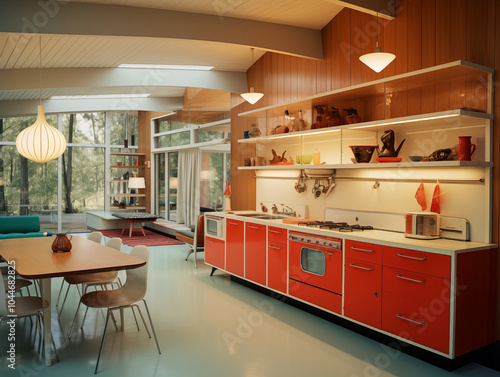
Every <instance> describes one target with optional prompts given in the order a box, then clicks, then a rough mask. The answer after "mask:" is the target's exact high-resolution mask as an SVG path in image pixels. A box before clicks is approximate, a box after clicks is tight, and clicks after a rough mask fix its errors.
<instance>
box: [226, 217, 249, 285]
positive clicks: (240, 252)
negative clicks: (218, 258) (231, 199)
mask: <svg viewBox="0 0 500 377" xmlns="http://www.w3.org/2000/svg"><path fill="white" fill-rule="evenodd" d="M244 224H245V223H244V222H243V221H238V220H232V219H227V220H226V271H227V272H230V273H232V274H235V275H238V276H241V277H243V276H244V271H245V269H244V255H245V253H244V252H245V249H244V247H245V245H244V234H245V225H244Z"/></svg>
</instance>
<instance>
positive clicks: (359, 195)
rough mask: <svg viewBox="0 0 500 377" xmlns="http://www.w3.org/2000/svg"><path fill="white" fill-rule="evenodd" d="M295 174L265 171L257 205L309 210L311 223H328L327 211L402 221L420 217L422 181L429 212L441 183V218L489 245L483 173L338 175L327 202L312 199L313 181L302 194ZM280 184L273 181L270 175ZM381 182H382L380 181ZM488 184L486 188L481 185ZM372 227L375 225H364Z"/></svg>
mask: <svg viewBox="0 0 500 377" xmlns="http://www.w3.org/2000/svg"><path fill="white" fill-rule="evenodd" d="M298 172H299V170H297V171H295V170H294V171H288V172H286V173H285V172H283V171H265V174H266V178H257V196H256V199H257V200H256V203H257V205H259V203H260V202H271V203H293V204H296V205H304V206H307V208H308V215H307V216H308V217H309V218H313V219H318V220H325V210H326V209H327V208H338V209H345V210H352V211H368V212H375V213H376V212H380V213H389V214H394V215H396V218H397V215H399V216H401V218H402V219H403V220H402V221H404V218H403V216H402V215H404V214H405V213H406V212H412V211H421V207H420V206H419V204H418V203H417V201H416V199H415V193H416V191H417V189H418V187H419V185H420V179H421V178H424V179H425V181H424V190H425V197H426V202H427V209H426V211H429V209H430V205H431V201H432V195H433V192H434V189H435V187H436V184H437V182H438V180H440V181H439V187H440V193H441V195H440V203H441V215H442V216H449V217H460V218H465V219H467V220H469V222H470V235H471V240H472V241H478V242H488V240H487V239H486V237H487V236H486V229H487V227H488V226H489V225H488V224H489V219H490V213H489V211H488V209H487V206H486V201H487V200H488V197H487V194H486V193H487V190H486V188H485V187H486V186H487V185H488V184H489V182H488V179H489V177H487V176H486V177H485V175H484V171H482V170H480V169H469V168H467V167H460V168H429V169H427V168H401V169H382V168H372V169H338V170H337V172H336V177H335V188H334V189H333V190H332V191H331V193H330V194H329V195H328V197H326V198H325V195H324V194H321V195H319V196H318V198H315V197H314V194H313V192H312V189H313V186H314V184H315V180H314V179H307V180H306V181H305V184H306V189H305V190H304V192H302V193H298V192H297V191H296V190H295V188H294V186H295V183H296V182H297V180H296V179H295V178H294V177H296V176H298ZM481 173H482V174H481ZM273 174H274V175H275V177H276V178H272V175H273ZM375 178H378V179H379V180H378V181H377V179H375ZM480 179H486V182H480V181H479V180H480ZM363 225H372V226H376V224H363Z"/></svg>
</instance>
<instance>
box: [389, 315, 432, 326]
mask: <svg viewBox="0 0 500 377" xmlns="http://www.w3.org/2000/svg"><path fill="white" fill-rule="evenodd" d="M396 317H398V318H401V319H404V320H405V321H408V322H411V323H414V324H416V325H425V321H422V322H419V321H415V320H414V319H411V318H406V317H403V316H402V315H401V313H399V314H396Z"/></svg>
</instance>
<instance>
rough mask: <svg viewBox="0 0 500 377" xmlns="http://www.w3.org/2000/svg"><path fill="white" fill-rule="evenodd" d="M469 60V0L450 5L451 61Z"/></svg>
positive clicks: (459, 0)
mask: <svg viewBox="0 0 500 377" xmlns="http://www.w3.org/2000/svg"><path fill="white" fill-rule="evenodd" d="M459 59H462V60H467V0H454V1H452V2H451V6H450V61H455V60H459Z"/></svg>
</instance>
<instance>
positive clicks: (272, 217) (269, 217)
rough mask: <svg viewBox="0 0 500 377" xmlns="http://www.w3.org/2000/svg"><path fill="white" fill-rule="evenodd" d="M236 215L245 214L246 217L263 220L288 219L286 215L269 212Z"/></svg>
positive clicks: (243, 214) (242, 214)
mask: <svg viewBox="0 0 500 377" xmlns="http://www.w3.org/2000/svg"><path fill="white" fill-rule="evenodd" d="M236 215H237V216H244V217H252V218H254V219H262V220H277V219H286V216H280V215H270V214H267V213H238V214H236Z"/></svg>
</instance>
